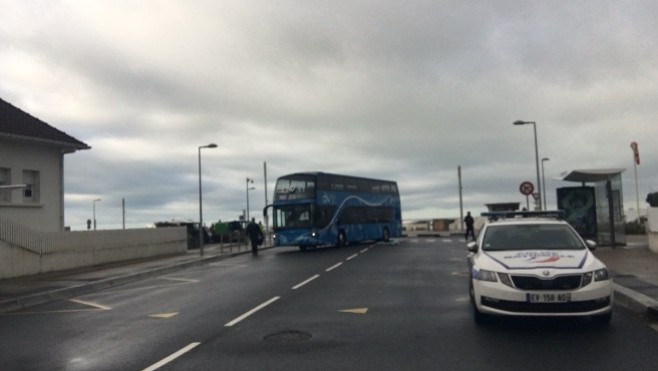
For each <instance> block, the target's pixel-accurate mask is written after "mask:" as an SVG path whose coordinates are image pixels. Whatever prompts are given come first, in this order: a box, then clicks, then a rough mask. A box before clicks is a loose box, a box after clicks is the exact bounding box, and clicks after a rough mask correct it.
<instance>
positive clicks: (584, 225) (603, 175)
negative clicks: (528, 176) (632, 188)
mask: <svg viewBox="0 0 658 371" xmlns="http://www.w3.org/2000/svg"><path fill="white" fill-rule="evenodd" d="M624 170H626V169H592V170H572V171H567V172H564V173H562V174H561V176H562V177H561V180H563V181H567V182H576V183H580V186H575V187H562V188H558V189H557V203H558V209H560V210H564V211H565V213H566V220H567V222H568V223H569V224H571V225H572V226H573V227H574V228H575V229H576V230H577V231H578V233H580V235H581V236H582V237H583V238H585V239H591V240H594V241H596V242H597V243H598V244H599V245H608V246H613V247H614V246H616V245H625V244H626V234H625V231H624V212H623V210H624V207H623V205H624V201H623V199H622V195H623V189H622V181H621V173H622V172H623V171H624Z"/></svg>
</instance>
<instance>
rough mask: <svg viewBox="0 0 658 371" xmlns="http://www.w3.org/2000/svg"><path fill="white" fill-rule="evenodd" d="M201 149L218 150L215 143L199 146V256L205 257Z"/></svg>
mask: <svg viewBox="0 0 658 371" xmlns="http://www.w3.org/2000/svg"><path fill="white" fill-rule="evenodd" d="M201 148H217V145H216V144H215V143H210V144H207V145H205V146H199V254H200V255H201V256H203V201H202V200H203V198H202V192H201Z"/></svg>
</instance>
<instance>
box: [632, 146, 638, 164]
mask: <svg viewBox="0 0 658 371" xmlns="http://www.w3.org/2000/svg"><path fill="white" fill-rule="evenodd" d="M631 149H632V150H633V157H635V164H637V165H639V164H640V150H639V149H638V148H637V142H631Z"/></svg>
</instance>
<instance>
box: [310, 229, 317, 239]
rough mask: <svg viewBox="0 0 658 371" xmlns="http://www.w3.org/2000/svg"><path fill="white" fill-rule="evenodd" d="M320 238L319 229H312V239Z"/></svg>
mask: <svg viewBox="0 0 658 371" xmlns="http://www.w3.org/2000/svg"><path fill="white" fill-rule="evenodd" d="M317 236H318V230H317V229H311V237H313V238H315V237H317Z"/></svg>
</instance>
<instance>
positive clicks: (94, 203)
mask: <svg viewBox="0 0 658 371" xmlns="http://www.w3.org/2000/svg"><path fill="white" fill-rule="evenodd" d="M101 201H102V200H101V199H100V198H97V199H95V200H93V201H92V202H91V208H92V210H93V213H94V215H93V217H94V219H93V220H94V230H96V202H101Z"/></svg>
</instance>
